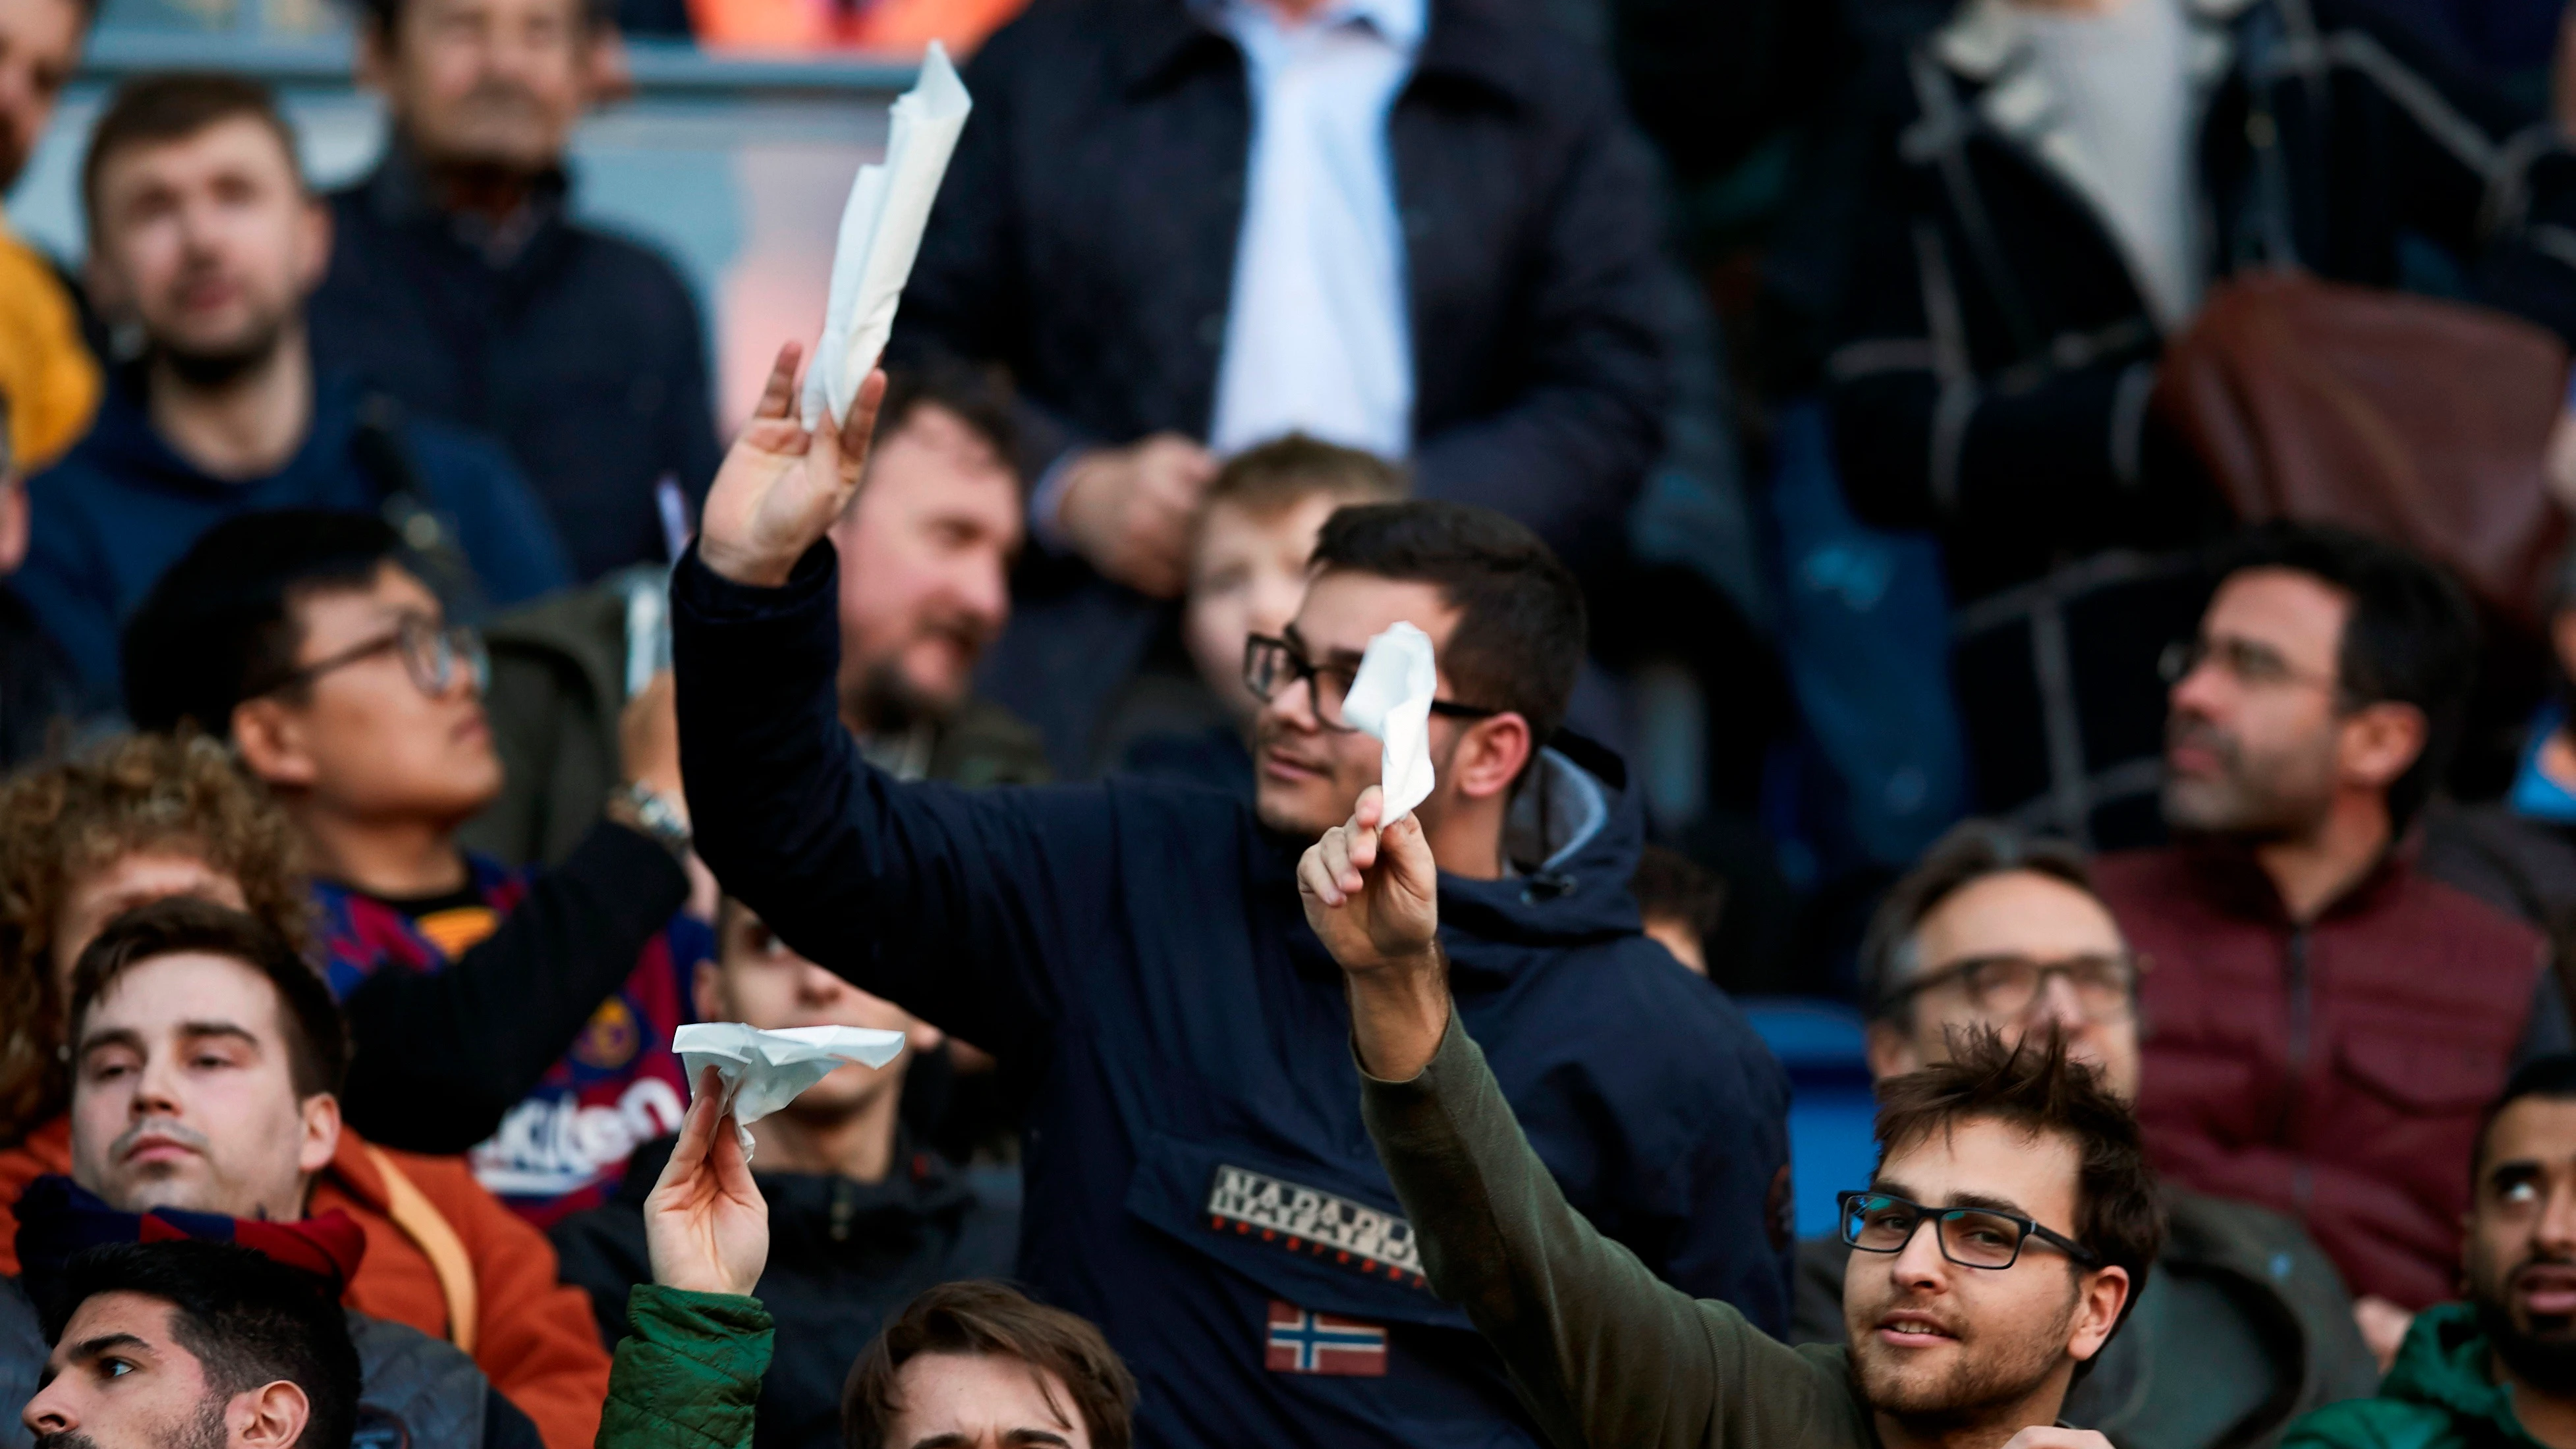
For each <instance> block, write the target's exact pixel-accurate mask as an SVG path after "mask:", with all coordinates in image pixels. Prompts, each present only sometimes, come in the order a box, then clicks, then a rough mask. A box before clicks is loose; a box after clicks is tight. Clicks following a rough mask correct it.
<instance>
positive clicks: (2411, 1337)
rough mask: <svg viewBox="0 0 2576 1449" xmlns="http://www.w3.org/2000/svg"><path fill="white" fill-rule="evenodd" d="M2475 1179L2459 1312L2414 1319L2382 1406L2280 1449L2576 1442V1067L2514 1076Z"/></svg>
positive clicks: (2323, 1420)
mask: <svg viewBox="0 0 2576 1449" xmlns="http://www.w3.org/2000/svg"><path fill="white" fill-rule="evenodd" d="M2468 1166H2469V1175H2470V1179H2471V1181H2470V1189H2469V1217H2468V1225H2467V1232H2466V1235H2465V1238H2464V1241H2463V1244H2462V1249H2461V1271H2460V1282H2461V1285H2462V1287H2463V1288H2464V1290H2465V1291H2466V1298H2465V1300H2464V1301H2461V1302H2455V1303H2444V1304H2442V1305H2440V1306H2438V1307H2435V1308H2430V1309H2427V1310H2426V1311H2424V1312H2422V1313H2419V1314H2417V1315H2415V1321H2414V1325H2413V1326H2412V1327H2411V1328H2409V1329H2408V1330H2407V1332H2406V1342H2405V1347H2404V1348H2402V1349H2401V1350H2400V1351H2399V1353H2398V1357H2397V1366H2396V1367H2395V1368H2394V1369H2392V1370H2390V1371H2389V1375H2388V1378H2387V1380H2386V1381H2385V1382H2383V1383H2382V1384H2381V1385H2380V1386H2379V1397H2377V1398H2375V1399H2365V1400H2362V1401H2360V1402H2357V1403H2347V1404H2337V1405H2335V1406H2334V1407H2332V1408H2329V1409H2324V1410H2321V1411H2319V1412H2318V1413H2315V1414H2313V1415H2310V1416H2309V1417H2308V1418H2306V1419H2304V1420H2301V1421H2300V1422H2299V1423H2298V1424H2297V1425H2295V1426H2293V1427H2292V1429H2291V1430H2290V1432H2289V1434H2288V1436H2287V1437H2285V1438H2284V1439H2283V1440H2282V1441H2281V1444H2282V1449H2380V1446H2392V1449H2393V1446H2409V1449H2411V1446H2416V1445H2422V1446H2427V1449H2431V1446H2447V1445H2467V1444H2499V1445H2501V1444H2516V1445H2529V1444H2534V1443H2538V1444H2564V1443H2567V1442H2569V1440H2570V1439H2571V1437H2576V1057H2568V1056H2564V1055H2560V1056H2551V1057H2544V1058H2541V1059H2540V1060H2537V1061H2534V1062H2532V1063H2531V1064H2529V1065H2528V1066H2525V1067H2524V1068H2523V1069H2522V1070H2520V1071H2518V1072H2516V1073H2514V1076H2513V1080H2512V1081H2510V1082H2508V1083H2506V1085H2505V1089H2504V1093H2503V1095H2502V1096H2500V1097H2498V1098H2497V1099H2496V1100H2495V1102H2494V1103H2493V1104H2491V1105H2490V1106H2489V1107H2488V1108H2487V1111H2486V1118H2485V1120H2484V1121H2483V1122H2482V1123H2481V1124H2480V1126H2479V1129H2478V1135H2477V1146H2476V1149H2475V1151H2474V1152H2473V1154H2472V1156H2471V1158H2470V1161H2469V1164H2468Z"/></svg>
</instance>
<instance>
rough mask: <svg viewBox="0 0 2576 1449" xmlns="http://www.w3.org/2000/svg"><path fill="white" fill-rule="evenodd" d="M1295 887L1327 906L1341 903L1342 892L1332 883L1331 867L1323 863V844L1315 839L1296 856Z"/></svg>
mask: <svg viewBox="0 0 2576 1449" xmlns="http://www.w3.org/2000/svg"><path fill="white" fill-rule="evenodd" d="M1297 889H1298V890H1299V891H1300V892H1303V893H1304V894H1306V895H1309V896H1312V897H1314V898H1315V899H1316V900H1318V901H1321V902H1322V903H1323V904H1325V905H1328V906H1338V905H1340V904H1341V903H1342V892H1341V888H1340V887H1339V886H1336V885H1334V884H1333V872H1332V868H1331V867H1329V866H1327V865H1325V864H1324V845H1323V842H1322V841H1317V842H1316V843H1314V844H1313V845H1310V846H1307V847H1306V853H1305V854H1304V855H1301V856H1299V857H1297Z"/></svg>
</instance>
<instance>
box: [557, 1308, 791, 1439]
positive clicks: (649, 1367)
mask: <svg viewBox="0 0 2576 1449" xmlns="http://www.w3.org/2000/svg"><path fill="white" fill-rule="evenodd" d="M626 1322H627V1324H628V1326H629V1327H631V1328H632V1329H633V1330H634V1331H633V1332H632V1333H630V1334H629V1335H627V1337H626V1338H625V1339H624V1340H623V1341H621V1342H620V1343H619V1344H618V1345H617V1359H616V1362H615V1364H614V1366H613V1367H611V1368H610V1369H609V1371H608V1402H607V1403H605V1404H603V1405H601V1406H600V1415H599V1438H598V1440H597V1441H596V1444H595V1449H751V1425H752V1420H753V1418H754V1417H755V1414H756V1411H757V1410H758V1409H759V1407H760V1377H761V1375H762V1374H765V1373H767V1372H768V1371H769V1349H770V1323H769V1312H768V1310H767V1309H764V1308H762V1307H761V1306H760V1300H759V1299H757V1298H737V1297H734V1296H733V1295H731V1294H725V1293H688V1292H683V1291H682V1290H680V1289H677V1288H664V1287H662V1286H661V1285H659V1284H655V1283H642V1284H638V1285H636V1287H635V1289H634V1290H633V1291H632V1292H630V1293H628V1294H627V1295H626Z"/></svg>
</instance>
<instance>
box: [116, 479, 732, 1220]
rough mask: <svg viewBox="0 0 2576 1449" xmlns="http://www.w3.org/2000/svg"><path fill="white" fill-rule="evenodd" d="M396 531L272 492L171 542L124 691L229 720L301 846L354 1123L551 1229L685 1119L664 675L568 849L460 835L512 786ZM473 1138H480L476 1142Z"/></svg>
mask: <svg viewBox="0 0 2576 1449" xmlns="http://www.w3.org/2000/svg"><path fill="white" fill-rule="evenodd" d="M413 568H414V565H413V564H412V562H411V561H410V558H409V556H408V555H406V554H404V553H403V552H402V551H401V550H400V548H399V545H398V541H397V540H396V538H395V536H394V534H393V531H392V530H391V529H389V528H387V527H386V526H385V525H384V524H383V523H382V522H380V521H378V520H376V519H372V518H366V517H360V516H354V515H342V514H320V513H302V512H295V513H276V514H260V515H254V516H251V517H246V518H240V519H235V520H232V521H231V522H229V523H227V524H225V525H224V526H222V527H220V528H218V529H216V530H215V531H213V532H211V533H209V534H208V535H207V536H206V537H205V538H204V539H203V540H201V541H200V542H199V544H198V545H197V546H196V547H195V548H193V549H191V550H190V551H189V552H188V554H187V556H186V557H184V558H182V559H181V560H180V561H179V562H178V563H177V564H175V565H173V566H172V567H171V569H170V572H169V574H168V575H167V576H166V577H165V578H164V579H163V580H162V581H161V584H160V586H159V587H157V588H156V589H155V590H154V591H153V594H152V597H151V598H150V599H149V600H148V601H147V602H146V603H145V605H144V607H143V609H142V611H141V612H140V613H138V614H137V615H136V617H135V620H134V622H133V625H132V627H131V628H130V629H129V630H128V631H127V636H126V646H127V647H126V658H127V664H128V671H127V681H128V684H129V686H130V688H129V690H128V695H127V710H128V712H129V713H130V714H132V716H133V717H134V719H135V720H136V721H137V722H138V723H140V724H142V725H144V726H145V727H147V728H171V727H175V726H177V725H179V724H180V723H181V722H183V721H193V722H196V723H197V724H199V725H200V726H202V727H203V728H206V729H209V730H212V731H216V732H219V733H221V734H222V735H223V736H224V737H225V738H227V739H228V740H229V741H230V742H231V744H232V747H233V751H234V753H235V754H236V755H237V756H238V757H239V758H240V760H241V762H242V765H243V768H245V769H246V770H248V771H249V772H250V773H251V775H252V776H254V777H255V778H257V779H258V780H259V781H260V782H261V783H263V784H265V785H266V786H267V787H268V788H269V791H270V792H271V793H272V794H273V795H274V796H275V797H276V798H277V800H278V803H279V804H280V805H281V806H282V807H283V808H284V810H285V812H286V815H287V817H288V818H289V819H291V820H293V821H294V822H295V825H296V828H297V831H298V833H299V834H300V835H301V836H302V838H303V840H304V843H305V846H306V848H307V849H308V850H309V851H310V852H311V854H312V857H313V864H314V870H315V873H316V875H317V877H318V878H317V880H316V883H315V887H314V894H315V897H316V900H317V903H318V905H319V906H320V910H321V931H320V934H321V939H322V946H323V954H324V956H325V958H326V962H327V967H328V971H329V976H330V981H331V987H332V991H333V992H334V993H335V994H336V995H338V996H339V997H340V998H341V999H342V1000H344V1001H346V1002H347V1003H348V1005H349V1009H350V1011H351V1014H352V1015H353V1017H354V1018H356V1019H357V1020H358V1021H359V1022H361V1023H363V1025H362V1027H361V1031H362V1034H363V1035H364V1036H365V1037H366V1038H367V1039H368V1041H369V1044H370V1047H371V1050H370V1051H369V1053H368V1056H367V1057H366V1058H362V1059H361V1061H360V1063H359V1065H358V1067H357V1072H358V1076H357V1078H356V1080H355V1084H354V1087H355V1090H354V1093H353V1095H355V1096H356V1097H358V1098H360V1099H362V1100H363V1101H365V1102H366V1104H367V1111H366V1114H365V1120H366V1122H367V1124H368V1128H369V1132H370V1135H373V1136H377V1137H379V1138H380V1139H381V1140H383V1141H384V1142H386V1143H388V1144H389V1145H396V1146H401V1147H404V1148H406V1149H409V1150H412V1151H425V1152H462V1151H465V1150H466V1149H468V1148H469V1147H470V1148H472V1149H473V1151H474V1168H475V1173H476V1175H477V1176H478V1177H480V1178H481V1179H482V1181H483V1184H484V1185H485V1186H486V1187H489V1188H490V1189H492V1190H493V1191H494V1192H496V1193H499V1194H500V1195H501V1196H503V1197H505V1198H508V1199H510V1200H511V1202H512V1204H513V1206H516V1207H518V1208H519V1209H520V1210H521V1211H523V1212H526V1213H528V1214H529V1215H530V1216H531V1217H532V1218H535V1219H537V1220H538V1221H539V1223H540V1225H542V1224H543V1223H545V1222H549V1221H552V1220H553V1219H554V1218H555V1217H559V1216H561V1215H562V1214H563V1213H566V1212H570V1211H573V1210H575V1209H577V1208H580V1207H586V1206H589V1205H591V1204H592V1203H593V1202H596V1201H597V1200H599V1199H600V1198H602V1197H604V1196H605V1195H606V1193H607V1191H608V1189H610V1188H611V1187H614V1186H615V1185H616V1182H617V1178H618V1173H619V1171H620V1170H621V1169H622V1168H623V1166H624V1164H625V1161H626V1155H627V1153H629V1152H630V1151H632V1150H633V1149H634V1147H635V1145H636V1144H637V1143H639V1142H645V1141H649V1140H651V1139H652V1138H654V1137H657V1136H660V1135H661V1134H662V1133H663V1132H665V1131H667V1130H669V1129H670V1128H672V1127H674V1126H676V1125H677V1124H678V1122H679V1119H680V1108H681V1104H682V1101H683V1099H684V1097H685V1095H686V1092H685V1083H684V1082H683V1080H682V1077H681V1073H680V1068H679V1062H678V1059H677V1058H675V1057H673V1056H672V1055H671V1052H670V1039H671V1033H672V1031H673V1030H674V1029H676V1028H677V1027H678V1026H679V1024H680V1023H681V1022H682V1021H685V1020H686V1019H687V1004H686V1002H687V997H686V991H687V983H686V979H685V976H684V974H683V973H685V971H686V970H687V969H688V967H689V966H690V965H691V964H694V963H695V962H696V961H698V960H699V959H701V958H702V957H704V956H705V955H706V954H707V950H706V947H705V945H704V942H705V939H706V931H705V928H704V927H703V926H702V925H699V924H698V923H697V922H695V921H693V920H691V919H689V918H688V917H687V916H685V915H683V914H680V908H681V906H682V904H683V903H684V902H685V901H686V900H687V899H688V892H689V878H688V874H687V872H686V871H685V870H684V869H682V867H681V858H682V857H683V856H684V855H685V854H686V853H687V849H688V826H687V816H686V814H685V809H684V806H683V804H682V802H681V796H680V782H679V778H678V773H677V755H676V745H675V743H674V741H673V740H672V739H671V736H670V728H669V724H668V717H667V714H665V715H664V716H663V717H662V719H661V722H660V723H659V724H654V723H652V722H651V720H650V716H652V714H653V711H654V710H655V709H657V708H658V709H661V710H665V711H667V709H668V703H667V698H668V696H667V694H665V693H648V695H647V697H646V698H645V699H644V700H643V701H642V702H641V703H640V704H639V706H638V713H639V715H640V716H644V717H646V718H645V719H644V721H643V722H641V723H639V726H638V728H637V730H636V732H635V735H634V739H635V741H636V744H637V753H636V754H635V755H634V757H632V758H630V759H629V760H628V761H627V765H628V769H629V774H628V781H629V783H628V784H627V785H626V786H625V787H624V788H622V789H621V790H619V791H618V792H617V793H616V794H614V795H613V796H612V797H611V798H610V799H608V800H607V801H605V802H603V803H604V804H605V805H606V807H607V812H608V818H607V819H605V820H602V821H601V822H599V823H598V824H597V825H596V826H595V827H594V828H593V829H592V831H591V834H590V837H589V839H588V840H587V841H585V842H584V844H583V845H582V846H581V847H580V848H579V849H577V850H576V851H575V852H574V853H573V857H572V858H571V859H570V860H568V861H566V862H565V864H564V865H563V867H562V868H561V869H559V870H555V871H552V872H549V873H547V874H545V875H544V876H541V877H533V878H532V877H531V876H529V875H527V874H526V873H524V872H521V871H517V870H512V869H509V868H506V867H503V866H501V865H499V864H498V863H496V862H493V861H491V860H488V859H478V858H475V857H471V856H468V855H466V854H465V853H464V852H462V851H460V850H458V849H457V848H456V845H455V839H454V837H455V832H456V830H457V827H459V826H460V825H462V824H463V823H464V822H465V821H466V820H467V819H469V818H471V817H472V816H473V815H474V813H475V812H476V811H478V810H480V809H481V808H483V805H484V804H485V802H487V801H489V800H490V799H491V798H492V795H493V793H494V792H495V791H496V790H498V789H499V788H500V784H501V773H500V764H499V762H498V761H497V760H496V759H495V758H494V756H493V753H492V737H491V731H490V730H489V729H488V728H487V727H486V726H485V723H484V719H483V707H482V702H481V697H480V646H479V644H478V643H477V641H476V640H475V638H474V636H473V634H472V633H471V632H470V631H465V630H460V629H457V628H454V627H452V626H450V625H449V624H448V622H447V618H446V615H445V613H444V612H443V611H442V610H441V609H440V607H439V602H438V600H437V599H436V598H435V597H433V596H432V595H431V593H430V591H429V590H428V588H427V587H425V586H424V585H423V584H422V582H421V580H420V578H419V577H418V576H417V574H415V573H414V572H413ZM477 1144H480V1145H479V1146H478V1145H477Z"/></svg>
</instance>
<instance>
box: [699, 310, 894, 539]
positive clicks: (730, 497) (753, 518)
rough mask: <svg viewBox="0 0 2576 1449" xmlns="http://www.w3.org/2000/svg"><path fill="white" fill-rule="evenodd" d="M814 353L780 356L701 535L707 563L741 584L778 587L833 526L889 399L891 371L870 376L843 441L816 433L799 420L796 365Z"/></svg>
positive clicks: (721, 472) (793, 350)
mask: <svg viewBox="0 0 2576 1449" xmlns="http://www.w3.org/2000/svg"><path fill="white" fill-rule="evenodd" d="M803 355H804V348H802V347H800V346H798V345H797V344H796V343H793V342H790V343H788V344H787V345H786V346H784V347H781V348H780V349H778V361H777V363H776V364H775V365H773V366H772V367H771V368H770V370H769V385H768V386H767V387H765V388H763V389H762V390H761V394H760V406H758V407H757V408H754V409H753V410H752V414H751V421H750V422H749V423H748V424H746V425H744V427H743V430H742V435H741V436H740V437H737V438H735V439H734V443H733V448H732V449H731V450H730V451H728V452H727V453H726V454H725V459H724V466H723V467H721V468H718V469H717V470H716V481H715V484H714V486H712V487H710V488H709V489H708V490H707V506H706V512H705V515H704V517H703V518H702V519H701V520H700V522H699V527H698V557H699V558H701V559H703V560H705V561H706V565H707V567H708V568H711V569H713V570H715V571H716V572H717V573H718V574H720V575H722V576H723V577H725V578H727V579H731V580H732V581H733V582H735V583H738V584H756V585H759V586H761V587H764V588H776V587H777V586H778V585H780V584H783V583H785V582H787V577H788V575H789V574H791V573H793V572H794V571H795V568H796V561H797V560H798V559H800V558H803V557H804V556H805V550H807V549H809V548H812V547H813V546H814V545H815V544H816V543H817V542H819V541H820V540H821V539H822V537H823V535H824V534H825V533H826V532H827V531H829V530H830V529H831V527H832V523H833V521H834V520H835V519H838V518H839V517H840V516H841V510H842V509H844V508H847V507H848V506H849V503H850V499H851V497H852V496H853V495H854V494H856V493H857V492H858V491H859V474H860V473H861V472H862V471H863V470H865V468H866V467H867V462H868V443H869V441H870V439H872V438H873V437H874V436H875V434H876V429H877V406H878V404H880V403H882V402H883V401H884V400H885V390H886V378H885V373H884V372H883V371H874V372H870V373H869V374H868V377H867V380H866V381H865V382H862V383H860V384H859V395H858V396H857V397H856V398H854V399H852V400H851V403H850V415H849V417H848V418H846V419H844V420H843V421H842V423H841V427H840V429H839V431H837V432H835V431H834V430H833V429H832V428H831V427H830V426H829V423H830V419H829V418H826V419H825V420H824V421H825V424H826V425H825V426H823V427H821V428H817V429H815V430H813V431H812V432H808V431H806V429H805V425H804V424H803V423H802V422H800V421H798V420H797V417H796V364H797V363H798V361H799V360H800V359H801V358H802V357H803Z"/></svg>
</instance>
